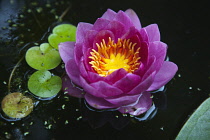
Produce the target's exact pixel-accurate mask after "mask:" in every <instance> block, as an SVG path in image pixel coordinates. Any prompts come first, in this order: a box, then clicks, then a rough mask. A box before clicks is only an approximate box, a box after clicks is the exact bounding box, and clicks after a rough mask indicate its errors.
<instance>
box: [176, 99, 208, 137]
mask: <svg viewBox="0 0 210 140" xmlns="http://www.w3.org/2000/svg"><path fill="white" fill-rule="evenodd" d="M209 138H210V97H209V98H208V99H206V100H205V101H204V102H203V103H202V104H201V105H200V106H199V107H198V108H197V110H196V111H195V112H194V113H193V114H192V116H191V117H190V118H189V119H188V121H187V122H186V123H185V125H184V126H183V127H182V129H181V131H180V132H179V134H178V136H177V137H176V140H207V139H209Z"/></svg>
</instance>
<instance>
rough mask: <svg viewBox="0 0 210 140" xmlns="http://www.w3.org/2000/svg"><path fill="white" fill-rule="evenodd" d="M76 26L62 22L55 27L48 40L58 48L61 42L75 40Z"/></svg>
mask: <svg viewBox="0 0 210 140" xmlns="http://www.w3.org/2000/svg"><path fill="white" fill-rule="evenodd" d="M75 40H76V27H75V26H73V25H71V24H60V25H57V26H56V27H54V28H53V33H52V34H51V35H50V36H49V37H48V42H49V43H50V45H52V46H53V47H54V48H56V49H58V44H59V43H61V42H67V41H75Z"/></svg>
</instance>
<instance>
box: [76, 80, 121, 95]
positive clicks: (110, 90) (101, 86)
mask: <svg viewBox="0 0 210 140" xmlns="http://www.w3.org/2000/svg"><path fill="white" fill-rule="evenodd" d="M80 82H81V84H82V87H83V89H84V90H85V92H86V93H88V94H91V95H93V96H95V97H100V98H105V97H108V96H115V95H120V94H122V91H121V90H120V89H118V88H116V87H113V86H111V85H109V84H108V83H106V82H103V81H98V82H96V83H91V84H89V83H87V81H86V80H85V79H84V78H83V77H80Z"/></svg>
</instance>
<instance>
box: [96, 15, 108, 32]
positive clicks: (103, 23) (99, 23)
mask: <svg viewBox="0 0 210 140" xmlns="http://www.w3.org/2000/svg"><path fill="white" fill-rule="evenodd" d="M109 23H110V20H107V19H103V18H98V19H97V20H96V22H95V23H94V24H93V28H92V29H93V30H96V31H100V30H105V29H106V27H107V25H108V24H109Z"/></svg>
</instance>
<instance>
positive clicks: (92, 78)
mask: <svg viewBox="0 0 210 140" xmlns="http://www.w3.org/2000/svg"><path fill="white" fill-rule="evenodd" d="M86 80H87V81H88V82H89V83H95V82H98V81H104V80H105V78H104V77H101V76H99V75H98V73H95V72H91V71H88V77H87V78H86Z"/></svg>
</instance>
